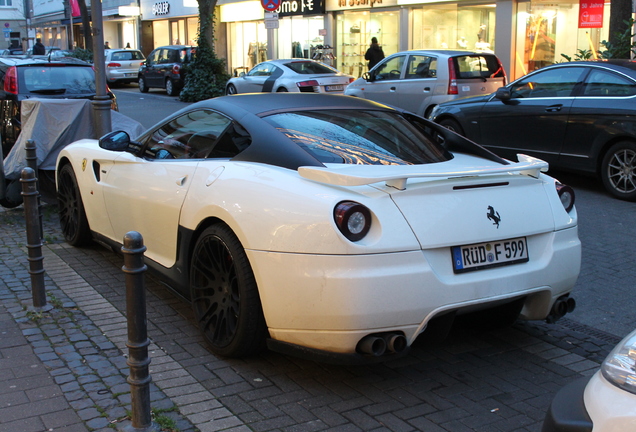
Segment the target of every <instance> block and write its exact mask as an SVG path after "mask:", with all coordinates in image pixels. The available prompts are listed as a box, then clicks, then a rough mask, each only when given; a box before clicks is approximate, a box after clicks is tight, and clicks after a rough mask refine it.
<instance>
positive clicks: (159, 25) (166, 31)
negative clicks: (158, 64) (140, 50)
mask: <svg viewBox="0 0 636 432" xmlns="http://www.w3.org/2000/svg"><path fill="white" fill-rule="evenodd" d="M152 43H153V47H158V46H162V45H170V27H169V25H168V21H167V20H159V21H153V22H152Z"/></svg>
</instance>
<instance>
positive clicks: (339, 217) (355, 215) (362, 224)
mask: <svg viewBox="0 0 636 432" xmlns="http://www.w3.org/2000/svg"><path fill="white" fill-rule="evenodd" d="M333 217H334V220H335V222H336V226H338V229H339V230H340V232H341V233H342V235H344V236H345V237H346V238H347V239H349V240H350V241H352V242H356V241H359V240H362V239H363V238H364V236H366V235H367V233H368V232H369V228H371V212H370V211H369V209H368V208H366V207H365V206H363V205H362V204H359V203H357V202H353V201H342V202H340V203H338V205H337V206H336V207H335V208H334V210H333Z"/></svg>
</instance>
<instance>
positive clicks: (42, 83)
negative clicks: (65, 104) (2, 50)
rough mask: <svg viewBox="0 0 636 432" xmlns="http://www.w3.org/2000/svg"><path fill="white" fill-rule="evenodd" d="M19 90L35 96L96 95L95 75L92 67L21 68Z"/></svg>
mask: <svg viewBox="0 0 636 432" xmlns="http://www.w3.org/2000/svg"><path fill="white" fill-rule="evenodd" d="M18 90H19V92H20V94H29V93H30V94H34V95H59V94H67V95H84V94H95V73H94V72H93V68H92V67H90V66H57V65H42V66H21V67H18Z"/></svg>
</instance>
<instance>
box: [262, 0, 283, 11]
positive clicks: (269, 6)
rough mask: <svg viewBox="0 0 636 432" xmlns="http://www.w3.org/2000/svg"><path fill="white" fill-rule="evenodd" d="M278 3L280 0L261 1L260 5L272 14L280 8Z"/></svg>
mask: <svg viewBox="0 0 636 432" xmlns="http://www.w3.org/2000/svg"><path fill="white" fill-rule="evenodd" d="M280 2H281V0H261V5H262V6H263V9H265V10H266V11H269V12H274V11H275V10H276V9H278V8H279V7H280Z"/></svg>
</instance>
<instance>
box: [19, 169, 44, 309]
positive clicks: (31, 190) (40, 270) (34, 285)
mask: <svg viewBox="0 0 636 432" xmlns="http://www.w3.org/2000/svg"><path fill="white" fill-rule="evenodd" d="M21 174H22V176H21V177H20V182H21V183H22V197H23V199H24V217H25V219H26V232H27V249H28V251H29V274H30V275H31V291H32V295H33V307H35V308H44V307H45V306H46V291H45V289H44V257H43V256H42V234H41V231H40V225H39V216H38V213H39V212H38V190H37V179H36V177H35V171H33V170H32V169H31V168H28V167H27V168H24V169H23V170H22V173H21Z"/></svg>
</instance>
